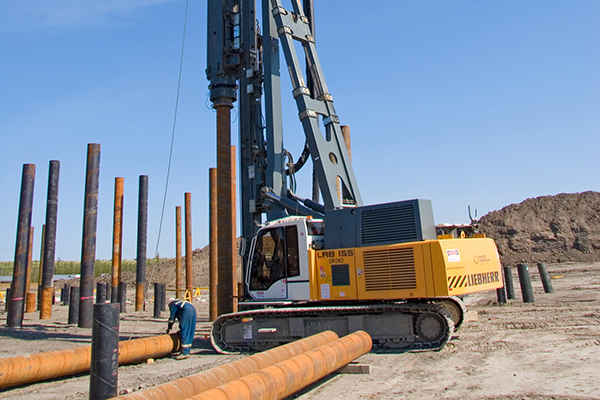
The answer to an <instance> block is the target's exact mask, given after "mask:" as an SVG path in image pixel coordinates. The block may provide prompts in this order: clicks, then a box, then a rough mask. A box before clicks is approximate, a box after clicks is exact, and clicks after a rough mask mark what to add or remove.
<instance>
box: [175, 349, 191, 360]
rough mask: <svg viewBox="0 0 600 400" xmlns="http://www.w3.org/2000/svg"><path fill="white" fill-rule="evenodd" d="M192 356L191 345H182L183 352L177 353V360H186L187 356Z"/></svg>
mask: <svg viewBox="0 0 600 400" xmlns="http://www.w3.org/2000/svg"><path fill="white" fill-rule="evenodd" d="M189 357H190V347H189V346H187V347H185V346H184V347H182V349H181V354H178V355H176V356H175V357H173V358H175V359H176V360H185V359H186V358H189Z"/></svg>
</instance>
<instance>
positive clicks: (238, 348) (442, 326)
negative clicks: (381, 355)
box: [211, 303, 454, 354]
mask: <svg viewBox="0 0 600 400" xmlns="http://www.w3.org/2000/svg"><path fill="white" fill-rule="evenodd" d="M325 330H333V331H334V332H336V333H337V334H338V335H339V336H344V335H347V334H348V333H351V332H354V331H357V330H365V331H366V332H367V333H369V334H370V335H371V338H372V339H373V351H375V352H398V351H402V352H404V351H424V350H440V349H441V348H442V347H444V345H445V344H446V343H447V342H448V340H449V339H450V337H451V336H452V333H453V332H454V323H453V322H452V319H451V317H450V314H449V313H448V311H447V310H446V309H445V308H444V307H442V306H441V305H439V304H427V303H390V304H375V305H373V304H369V305H361V306H331V307H298V308H296V307H288V308H275V309H262V310H249V311H243V312H238V313H234V314H226V315H222V316H220V317H219V318H217V320H216V321H215V322H214V323H213V326H212V330H211V341H212V344H213V346H214V348H215V349H216V350H217V351H218V352H220V353H224V354H232V353H246V352H254V351H264V350H266V349H269V348H272V347H275V346H279V345H282V344H285V343H288V342H291V341H294V340H297V339H300V338H302V337H306V336H310V335H313V334H315V333H318V332H322V331H325Z"/></svg>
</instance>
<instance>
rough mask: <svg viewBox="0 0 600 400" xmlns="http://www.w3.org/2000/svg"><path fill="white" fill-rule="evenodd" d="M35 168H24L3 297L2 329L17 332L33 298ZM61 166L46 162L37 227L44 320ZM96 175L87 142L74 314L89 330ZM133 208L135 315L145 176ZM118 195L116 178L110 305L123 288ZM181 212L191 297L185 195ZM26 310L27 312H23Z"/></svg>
mask: <svg viewBox="0 0 600 400" xmlns="http://www.w3.org/2000/svg"><path fill="white" fill-rule="evenodd" d="M35 169H36V166H35V165H34V164H25V165H23V175H22V180H21V192H20V203H19V216H18V222H17V235H16V249H15V260H14V267H13V280H12V283H11V288H10V291H9V293H10V296H9V297H8V298H7V310H8V316H7V324H8V326H9V327H11V328H16V327H21V326H22V324H23V313H24V311H27V312H33V311H34V310H35V303H36V301H35V297H36V295H35V293H29V291H30V275H31V264H32V263H31V258H32V256H31V252H32V248H33V227H32V226H31V221H32V209H33V188H34V182H35ZM59 171H60V162H59V161H56V160H53V161H50V166H49V177H48V198H47V206H46V221H45V222H46V223H45V224H44V225H43V227H42V245H41V256H40V269H39V281H38V294H37V297H38V301H37V305H38V309H39V310H40V319H42V320H47V319H50V318H51V316H52V303H53V297H54V288H53V286H54V282H53V280H54V257H55V242H56V222H57V214H58V181H59ZM99 173H100V144H97V143H90V144H88V148H87V163H86V182H85V204H84V219H83V237H82V254H81V276H80V287H79V295H78V299H77V300H78V306H79V307H78V312H77V316H76V318H75V320H76V323H77V324H78V326H79V327H81V328H91V324H92V319H91V318H92V317H91V316H92V312H91V310H92V304H93V291H94V281H93V280H94V263H95V257H96V226H97V207H98V188H99ZM139 190H140V192H139V204H138V242H137V243H138V246H137V268H136V305H135V309H136V311H141V310H142V309H143V306H144V297H145V296H144V295H145V290H146V243H147V213H148V176H146V175H142V176H140V186H139ZM123 193H124V179H123V178H121V177H118V178H115V199H114V201H115V203H114V224H113V249H112V250H113V251H112V280H111V298H110V299H109V300H110V302H112V303H117V302H121V299H119V294H120V293H122V291H120V290H119V289H118V287H119V284H120V283H121V284H122V237H123V198H124V196H123ZM185 207H186V253H187V254H186V275H187V277H186V289H187V290H188V291H189V292H191V291H192V289H193V282H192V257H191V254H192V250H191V247H192V245H191V195H190V193H186V194H185ZM177 230H178V237H177V247H178V257H177V296H178V297H183V293H184V291H183V287H182V284H181V281H182V280H181V276H182V271H181V260H180V258H181V210H180V207H177ZM26 306H27V308H26Z"/></svg>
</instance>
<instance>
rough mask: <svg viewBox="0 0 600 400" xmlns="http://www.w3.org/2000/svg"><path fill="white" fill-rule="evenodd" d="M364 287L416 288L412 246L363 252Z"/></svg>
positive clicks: (373, 289) (368, 289)
mask: <svg viewBox="0 0 600 400" xmlns="http://www.w3.org/2000/svg"><path fill="white" fill-rule="evenodd" d="M363 262H364V268H365V271H364V273H365V289H366V290H367V291H368V292H369V291H375V290H403V289H416V288H417V279H416V276H415V256H414V253H413V248H412V247H406V248H400V249H391V250H374V251H365V252H364V253H363Z"/></svg>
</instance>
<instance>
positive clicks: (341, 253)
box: [317, 250, 354, 258]
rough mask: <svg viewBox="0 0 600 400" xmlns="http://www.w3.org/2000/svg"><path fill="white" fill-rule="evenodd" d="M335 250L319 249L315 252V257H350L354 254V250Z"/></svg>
mask: <svg viewBox="0 0 600 400" xmlns="http://www.w3.org/2000/svg"><path fill="white" fill-rule="evenodd" d="M335 253H336V251H333V250H331V251H321V252H318V253H317V258H331V257H350V256H353V255H354V250H338V251H337V255H336V254H335Z"/></svg>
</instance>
